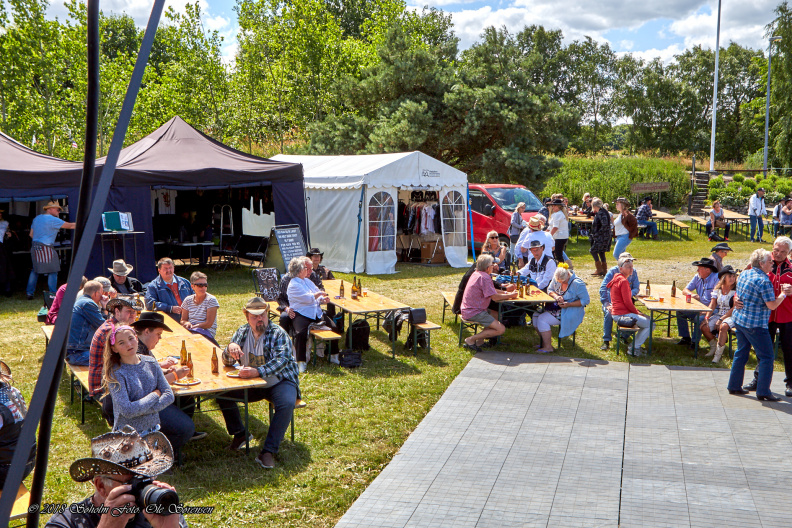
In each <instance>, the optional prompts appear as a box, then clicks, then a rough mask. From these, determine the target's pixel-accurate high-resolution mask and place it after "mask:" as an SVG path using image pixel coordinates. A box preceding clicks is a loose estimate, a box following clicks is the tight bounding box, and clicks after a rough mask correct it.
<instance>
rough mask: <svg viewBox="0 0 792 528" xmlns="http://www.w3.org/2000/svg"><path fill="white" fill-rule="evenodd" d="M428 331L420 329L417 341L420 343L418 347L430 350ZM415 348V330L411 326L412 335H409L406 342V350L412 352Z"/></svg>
mask: <svg viewBox="0 0 792 528" xmlns="http://www.w3.org/2000/svg"><path fill="white" fill-rule="evenodd" d="M427 333H428V332H427V331H426V330H421V329H420V328H419V329H418V331H416V333H415V335H416V341H418V346H419V347H421V348H428V346H429V340H428V339H427ZM412 347H413V328H412V325H410V333H409V334H408V335H407V339H406V340H405V341H404V348H405V349H406V350H410V349H412Z"/></svg>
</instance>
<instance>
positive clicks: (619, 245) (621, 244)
mask: <svg viewBox="0 0 792 528" xmlns="http://www.w3.org/2000/svg"><path fill="white" fill-rule="evenodd" d="M630 242H632V240H630V235H619V236H617V237H616V246H615V247H614V248H613V258H615V259H616V260H619V255H621V254H622V253H624V252H625V250H626V249H627V246H629V245H630Z"/></svg>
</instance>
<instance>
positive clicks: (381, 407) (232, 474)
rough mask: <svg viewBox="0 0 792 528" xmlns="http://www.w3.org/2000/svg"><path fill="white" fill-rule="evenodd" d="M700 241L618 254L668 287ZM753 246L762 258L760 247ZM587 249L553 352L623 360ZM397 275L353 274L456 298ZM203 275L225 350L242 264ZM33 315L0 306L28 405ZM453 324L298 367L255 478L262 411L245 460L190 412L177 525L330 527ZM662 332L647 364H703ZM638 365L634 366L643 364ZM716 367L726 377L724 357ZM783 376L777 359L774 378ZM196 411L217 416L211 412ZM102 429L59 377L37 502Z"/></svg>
mask: <svg viewBox="0 0 792 528" xmlns="http://www.w3.org/2000/svg"><path fill="white" fill-rule="evenodd" d="M735 240H736V241H735ZM730 244H731V246H732V247H733V248H734V249H735V252H734V253H733V254H732V255H731V256H730V258H728V259H727V262H728V263H730V264H732V265H734V266H735V267H738V268H744V267H745V263H746V261H747V258H748V256H749V255H750V252H751V251H752V250H753V249H755V248H757V247H759V245H757V244H751V243H748V242H745V238H744V237H743V236H740V235H736V234H734V235H733V236H732V242H730ZM712 245H713V244H712V243H710V242H707V241H706V239H705V237H704V236H703V235H700V234H699V233H698V232H697V231H696V230H695V228H693V229H691V233H690V240H688V239H686V238H684V237H683V238H681V239H680V238H679V236H678V235H675V236H673V237H671V236H670V235H668V234H661V240H659V241H647V240H635V241H634V242H633V243H632V244H631V245H630V247H629V249H628V251H630V252H631V253H632V254H633V256H635V257H637V258H638V261H637V262H636V269H637V270H638V273H639V277H640V279H641V282H642V283H645V281H646V279H647V278H648V279H650V280H651V281H652V282H653V283H656V284H670V282H671V280H673V279H676V280H677V285H678V287H679V288H680V289H681V288H682V287H684V285H685V284H686V283H687V281H688V280H690V278H691V277H692V276H693V274H694V273H695V268H693V267H692V266H691V265H690V263H691V262H693V261H694V260H698V259H699V258H701V257H704V256H708V255H709V253H710V251H709V250H710V248H711V247H712ZM763 247H765V248H767V249H770V245H769V244H766V245H764V246H763ZM587 249H588V241H587V240H583V239H581V240H580V242H577V243H576V242H575V241H574V240H572V241H571V244H570V247H569V248H568V253H569V255H570V256H571V257H572V258H573V262H574V265H575V271H576V272H577V273H578V274H579V275H580V276H581V277H582V278H583V279H584V281H586V282H587V283H588V285H589V293H590V294H591V297H592V303H591V305H590V306H589V308H588V309H587V313H586V317H585V320H584V322H583V324H582V325H581V327H580V328H579V330H578V335H577V344H576V346H574V347H573V346H572V342H571V339H568V340H564V342H563V343H562V348H561V349H559V350H557V352H556V353H557V354H559V355H564V356H572V357H580V358H596V359H605V360H609V361H628V360H632V359H631V358H630V359H628V358H626V357H625V356H624V355H621V356H616V354H615V351H614V350H611V351H608V352H602V351H600V350H599V347H600V344H601V335H602V316H601V311H600V303H599V295H598V293H597V290H598V288H599V285H600V279H598V278H595V277H591V276H590V273H591V272H592V271H593V270H594V266H593V261H592V259H591V256H590V255H589V254H588V252H587ZM611 265H613V262H612V257H611V261H609V266H611ZM397 269H398V271H399V273H397V274H395V275H389V276H376V277H374V276H372V277H368V276H363V286H364V287H367V288H370V289H371V290H373V291H376V292H381V293H383V294H385V295H387V296H389V297H392V298H394V299H396V300H398V301H401V302H404V303H406V304H410V305H412V306H417V307H421V306H423V307H426V309H427V315H428V318H429V319H430V320H432V321H434V322H437V323H440V318H441V310H442V299H441V297H440V295H439V292H440V291H441V290H455V289H456V287H457V284H458V282H459V279H460V277H461V275H462V273H463V272H464V270H453V269H451V268H448V267H422V266H418V265H411V264H399V265H398V266H397ZM177 272H178V270H177ZM208 275H209V285H210V287H209V292H210V293H212V294H214V295H216V296H217V297H218V299H219V300H220V305H221V308H220V321H219V328H218V333H217V336H218V340H219V341H220V342H221V344H226V343H227V340H228V339H229V338H230V336H231V334H232V332H233V331H234V330H235V329H236V328H237V327H238V326H239V325H240V324H241V323H242V322H243V321H244V318H243V314H242V306H243V305H244V303H245V301H246V300H247V299H248V298H249V297H250V296H251V293H252V281H251V280H250V274H249V271H248V270H247V269H242V270H234V271H228V272H222V273H216V272H212V271H210V272H209V273H208ZM338 275H340V276H342V277H344V278H349V276H346V275H343V274H338ZM40 284H43V281H41V283H40ZM39 306H40V303H39V302H30V301H26V300H24V295H20V294H17V296H16V297H14V298H11V299H3V300H0V345H1V346H2V350H3V354H2V356H0V359H3V360H4V361H6V362H7V363H8V364H9V365H10V366H11V368H12V370H13V373H14V378H15V380H16V385H17V386H18V387H19V388H20V389H21V390H22V392H23V394H24V395H25V397H26V398H27V400H28V402H29V401H30V397H31V394H32V391H33V388H34V384H35V381H36V376H37V375H38V371H39V369H40V365H41V361H42V356H43V350H44V337H43V335H42V333H41V330H40V323H37V322H36V320H35V313H36V312H37V311H38V308H39ZM451 321H453V317H452V318H451ZM457 328H458V327H457V326H456V325H454V324H453V323H451V324H449V320H448V319H446V324H445V325H444V328H443V329H442V330H438V331H436V332H434V334H433V337H432V354H431V356H429V355H427V354H426V353H425V352H419V353H418V356H417V357H413V356H412V354H411V353H408V352H407V351H405V350H404V349H403V348H402V344H403V342H404V339H405V338H406V334H405V330H403V331H402V335H401V336H400V339H399V345H398V346H397V351H396V360H395V361H394V360H392V359H391V355H390V345H389V343H387V340H386V338H385V335H384V334H383V333H382V332H375V331H373V332H372V338H371V345H372V350H371V351H369V352H366V353H365V354H364V363H363V366H362V367H361V368H359V369H356V370H352V371H350V370H345V369H341V368H339V367H337V366H335V365H331V366H328V365H327V364H325V363H324V362H320V363H319V365H318V367H317V368H316V369H313V368H311V369H309V371H308V373H306V374H304V375H303V377H302V378H301V387H302V393H303V399H305V400H307V401H308V402H309V405H308V407H307V408H305V409H302V410H299V411H297V413H296V414H297V418H296V427H297V429H296V442H295V443H292V442H291V441H290V440H288V435H287V440H285V441H284V443H283V444H282V445H281V451H280V453H279V455H278V458H277V460H278V466H277V468H276V469H274V470H270V471H264V470H262V469H260V468H259V466H258V465H256V464H255V462H254V461H253V457H254V456H255V454H257V453H258V444H259V443H261V442H263V439H264V436H265V434H266V431H267V407H266V403H263V404H252V405H251V427H252V432H253V433H254V435H255V436H256V442H255V443H254V450H253V453H251V455H249V456H245V455H244V454H243V453H230V452H228V451H225V450H224V448H225V446H226V445H227V444H228V442H229V441H230V437H229V436H228V435H227V434H226V432H225V427H224V424H223V421H222V418H221V416H220V414H219V413H216V412H212V413H209V414H206V415H196V422H197V429H199V430H203V431H208V432H209V433H210V434H209V437H208V438H206V439H205V440H202V441H200V442H198V443H195V444H189V445H188V446H187V447H186V448H185V450H184V454H185V465H184V466H183V468H181V469H179V470H177V471H176V473H175V474H174V475H173V476H169V477H165V478H164V479H163V480H167V481H168V482H170V483H172V484H173V485H174V486H175V487H176V489H177V490H178V492H179V496H180V498H181V499H182V501H183V502H184V503H185V504H189V505H194V506H215V507H216V509H215V511H214V513H213V514H211V515H194V516H190V517H188V522H189V523H190V524H191V525H193V526H241V525H253V524H255V525H256V526H273V527H275V526H277V527H283V526H310V527H326V526H333V525H334V524H335V523H336V522H337V521H338V519H339V518H340V517H341V516H342V515H343V514H344V512H345V511H346V510H347V509H348V508H349V506H350V505H351V504H352V502H354V500H355V499H356V498H357V497H358V496H359V495H360V494H361V493H362V492H363V490H364V489H365V488H366V486H367V485H368V484H369V483H370V482H371V481H372V480H373V479H374V478H375V477H376V476H377V475H378V474H379V472H380V471H381V470H382V469H383V468H384V467H385V465H386V464H387V463H388V462H389V460H390V459H391V457H393V455H394V454H395V453H396V452H397V451H398V449H399V447H400V446H401V445H402V443H403V442H404V441H405V439H406V438H407V436H408V435H409V434H410V432H411V431H412V430H413V429H414V428H415V427H416V426H417V425H418V423H419V422H420V421H421V419H422V418H423V417H424V415H425V414H426V413H427V412H428V411H429V410H430V409H431V407H432V406H433V405H434V403H435V402H436V401H437V400H438V399H439V398H440V396H441V395H442V394H443V391H444V390H445V389H446V387H447V386H448V385H449V383H450V382H451V381H452V380H453V379H454V377H455V376H456V375H457V374H458V373H459V372H460V371H461V370H462V368H464V366H465V365H466V363H467V362H468V360H469V359H470V355H469V353H468V352H467V351H466V350H464V349H461V348H459V347H457V333H456V332H457ZM671 335H672V337H671V338H666V337H665V333H664V331H663V333H662V334H661V332H660V330H657V331H656V332H655V341H654V343H655V347H654V353H653V355H652V357H651V358H650V361H651V362H653V363H662V364H668V365H695V366H714V365H712V363H710V361H709V360H707V359H698V360H694V359H693V358H692V353H691V352H690V351H689V350H687V349H682V348H681V347H677V346H675V345H674V344H673V343H674V342H675V341H676V329H675V327H674V326H673V325H672V333H671ZM537 342H538V338H537V335H536V333H535V332H534V331H533V330H532V329H530V328H524V327H520V328H512V329H509V330H507V332H506V335H505V336H504V339H503V342H502V344H501V345H500V347H499V350H504V351H511V352H515V353H527V352H528V351H529V350H530V349H532V346H531V345H533V344H535V343H537ZM554 344H555V340H554ZM638 361H640V362H644V363H645V362H646V361H647V359H645V358H640V359H639V360H638ZM719 366H720V367H722V368H728V366H729V364H728V359H725V360H724V361H723V362H722V363H721V365H719ZM753 366H755V360H754V361H753V363H749V368H752V367H753ZM782 369H783V366H782V364H781V363H780V362H777V364H776V370H782ZM204 408H205V409H206V408H209V409H211V410H216V406H214V405H213V404H208V405H205V406H204ZM107 430H108V428H107V425H106V423H105V422H104V421H103V420H102V418H101V415H100V413H99V410H98V408H97V407H96V406H89V407H88V408H87V409H86V423H85V425H81V424H80V415H79V405H77V404H75V405H70V404H69V387H68V383H67V382H66V381H65V374H64V381H63V382H62V383H61V386H60V394H59V401H58V403H57V407H56V411H55V424H54V427H53V441H52V446H51V448H50V458H49V470H48V473H47V483H46V490H45V496H44V502H48V503H62V502H67V503H68V502H75V501H77V500H79V499H81V498H83V497H85V496H87V495H89V494H90V493H91V487H90V485H89V484H78V483H75V482H73V481H72V480H71V478H70V477H69V474H68V469H69V466H70V464H71V463H72V461H74V460H75V459H76V458H80V457H83V456H87V455H88V454H89V442H90V439H91V438H92V437H94V436H96V435H98V434H101V433H103V432H106V431H107ZM29 480H30V478H29V479H28V483H29ZM43 520H46V517H44V518H43Z"/></svg>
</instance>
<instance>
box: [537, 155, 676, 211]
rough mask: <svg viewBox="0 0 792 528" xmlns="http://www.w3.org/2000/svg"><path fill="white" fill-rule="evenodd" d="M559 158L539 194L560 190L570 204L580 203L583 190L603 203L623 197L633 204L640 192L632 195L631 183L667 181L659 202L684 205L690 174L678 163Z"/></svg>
mask: <svg viewBox="0 0 792 528" xmlns="http://www.w3.org/2000/svg"><path fill="white" fill-rule="evenodd" d="M560 161H561V162H562V164H563V165H562V167H561V169H560V170H559V172H558V173H557V174H556V175H555V176H553V177H552V178H550V179H549V180H548V181H547V182H546V184H545V187H544V190H543V191H542V193H541V194H542V196H550V195H551V194H553V193H563V195H564V196H566V197H568V198H569V202H570V203H571V204H580V202H581V201H582V198H583V193H590V194H591V196H598V197H599V198H602V200H603V201H606V202H613V201H614V200H616V198H618V197H619V196H626V197H628V198H630V202H631V203H632V204H633V205H635V204H636V202H637V200H638V199H640V198H641V197H642V196H643V195H640V196H633V195H632V193H631V192H630V185H631V184H633V183H642V182H646V183H649V182H669V183H670V184H671V188H670V190H669V191H667V192H664V193H662V194H661V195H660V204H661V205H663V206H665V207H681V206H682V205H685V204H687V200H686V196H687V194H688V193H689V192H690V175H689V174H688V172H687V171H686V170H685V167H684V166H683V165H681V164H680V163H678V162H675V161H669V160H663V159H658V158H640V157H624V158H609V157H591V158H585V157H578V156H569V157H564V158H561V159H560ZM655 196H656V195H655ZM655 205H657V200H655Z"/></svg>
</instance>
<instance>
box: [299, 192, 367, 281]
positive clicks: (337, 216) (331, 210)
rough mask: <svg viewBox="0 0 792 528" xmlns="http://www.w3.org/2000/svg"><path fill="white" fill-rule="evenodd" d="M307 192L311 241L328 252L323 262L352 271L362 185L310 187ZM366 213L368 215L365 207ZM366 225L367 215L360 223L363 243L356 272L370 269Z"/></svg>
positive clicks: (328, 265)
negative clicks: (344, 187)
mask: <svg viewBox="0 0 792 528" xmlns="http://www.w3.org/2000/svg"><path fill="white" fill-rule="evenodd" d="M305 194H306V197H307V199H308V200H307V206H306V211H307V213H308V226H309V227H308V229H310V230H311V244H312V245H314V246H316V247H318V248H319V249H320V250H322V251H323V252H324V258H323V260H322V264H323V265H325V266H327V267H328V268H329V269H331V270H334V271H341V272H344V273H352V272H353V270H352V263H353V260H354V255H355V239H356V237H357V233H358V203H359V202H360V188H357V189H354V188H353V189H311V188H307V189H305ZM364 199H365V198H364ZM364 205H365V204H364ZM363 214H364V215H365V209H364V211H363ZM366 227H367V223H366V218H365V216H364V217H363V223H362V224H361V226H360V242H359V243H358V253H357V260H356V262H355V268H356V269H355V270H354V273H363V272H364V271H365V269H366V243H367V237H366V236H365V233H367V230H366Z"/></svg>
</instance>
